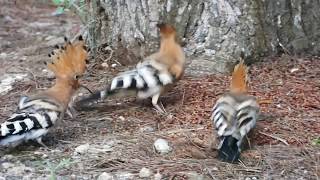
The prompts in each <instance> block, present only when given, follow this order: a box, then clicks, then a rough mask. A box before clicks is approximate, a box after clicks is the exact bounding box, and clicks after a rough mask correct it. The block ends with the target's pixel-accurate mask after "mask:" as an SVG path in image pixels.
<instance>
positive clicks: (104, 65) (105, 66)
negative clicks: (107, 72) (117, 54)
mask: <svg viewBox="0 0 320 180" xmlns="http://www.w3.org/2000/svg"><path fill="white" fill-rule="evenodd" d="M101 66H102V67H104V68H108V67H109V64H108V63H106V62H104V63H102V64H101Z"/></svg>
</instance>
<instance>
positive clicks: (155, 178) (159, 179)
mask: <svg viewBox="0 0 320 180" xmlns="http://www.w3.org/2000/svg"><path fill="white" fill-rule="evenodd" d="M161 179H162V175H161V174H160V173H159V172H157V174H155V175H154V180H161Z"/></svg>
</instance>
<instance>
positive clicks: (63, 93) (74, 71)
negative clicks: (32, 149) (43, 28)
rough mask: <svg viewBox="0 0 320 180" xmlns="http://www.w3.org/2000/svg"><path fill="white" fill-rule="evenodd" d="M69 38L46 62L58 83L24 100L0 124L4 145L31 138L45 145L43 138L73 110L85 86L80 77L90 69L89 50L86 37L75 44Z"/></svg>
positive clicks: (12, 144) (1, 140)
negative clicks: (73, 99)
mask: <svg viewBox="0 0 320 180" xmlns="http://www.w3.org/2000/svg"><path fill="white" fill-rule="evenodd" d="M65 40H66V43H65V45H64V46H63V47H59V46H56V49H55V50H54V51H53V52H52V53H50V54H49V57H51V60H52V62H50V63H45V64H47V66H48V69H49V70H51V71H52V72H53V73H54V74H55V77H56V81H55V85H54V86H53V87H51V88H49V89H47V90H45V91H43V92H40V93H38V94H36V95H32V96H23V97H22V98H21V99H20V101H19V103H18V108H17V110H16V112H15V113H14V114H12V115H11V116H10V117H9V118H8V119H6V120H5V121H4V122H2V123H1V125H0V146H9V147H14V146H17V145H19V144H20V143H23V142H24V141H28V140H36V141H37V142H38V143H39V144H41V145H43V146H45V145H44V144H43V143H42V137H43V136H44V135H46V134H47V133H48V131H49V130H50V129H52V127H53V126H54V125H55V124H56V123H57V121H59V120H61V119H62V118H63V117H64V114H65V112H66V111H67V110H68V109H70V106H69V104H70V100H71V98H72V96H73V95H74V94H75V92H76V91H77V89H78V88H79V87H80V86H81V85H80V83H79V78H80V77H81V76H82V75H83V74H84V72H85V70H86V63H87V54H88V52H87V49H86V46H85V43H84V41H83V38H82V36H79V38H78V40H77V41H75V42H73V43H71V42H70V41H68V40H67V39H66V38H65ZM45 147H46V146H45Z"/></svg>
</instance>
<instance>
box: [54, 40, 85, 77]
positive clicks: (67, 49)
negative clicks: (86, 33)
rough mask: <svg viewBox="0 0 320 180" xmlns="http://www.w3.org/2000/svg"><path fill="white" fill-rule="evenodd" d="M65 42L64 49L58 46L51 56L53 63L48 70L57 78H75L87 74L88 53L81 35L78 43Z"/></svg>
mask: <svg viewBox="0 0 320 180" xmlns="http://www.w3.org/2000/svg"><path fill="white" fill-rule="evenodd" d="M65 41H66V43H65V45H64V46H63V47H59V46H56V49H55V50H54V51H53V52H52V53H51V54H49V57H51V59H52V63H49V64H48V68H49V69H50V70H51V71H52V72H54V74H55V76H56V77H57V78H74V77H75V76H80V75H82V74H83V73H84V72H85V70H86V61H87V56H88V52H87V49H86V46H85V44H84V41H83V39H82V36H81V35H80V36H79V38H78V41H76V42H73V43H71V42H70V41H68V40H67V39H66V38H65Z"/></svg>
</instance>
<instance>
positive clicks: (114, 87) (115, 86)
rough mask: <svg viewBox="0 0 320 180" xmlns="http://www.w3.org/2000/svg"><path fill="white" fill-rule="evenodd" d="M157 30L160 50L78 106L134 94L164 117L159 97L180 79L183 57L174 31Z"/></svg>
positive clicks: (165, 28)
mask: <svg viewBox="0 0 320 180" xmlns="http://www.w3.org/2000/svg"><path fill="white" fill-rule="evenodd" d="M157 27H158V28H159V29H160V37H161V41H160V49H159V51H158V52H156V53H154V54H152V55H150V56H149V57H146V58H145V59H144V61H143V62H140V63H138V64H137V65H136V67H135V68H134V69H133V70H129V71H126V72H123V73H120V74H118V75H117V76H115V77H114V78H113V79H112V81H111V83H110V84H108V85H107V87H106V88H105V89H103V90H101V91H97V92H96V93H94V94H93V95H91V96H89V97H87V98H84V99H82V100H80V101H78V102H77V104H78V105H79V106H82V105H84V104H87V103H89V102H96V101H98V100H103V99H105V98H107V97H108V96H111V95H113V94H118V93H119V92H123V90H124V92H125V94H128V91H133V92H134V93H135V96H136V97H137V98H139V99H146V98H149V97H151V99H152V104H153V106H154V107H155V108H156V110H158V111H159V112H160V113H165V110H164V108H163V109H162V108H161V107H160V106H159V105H158V100H159V97H160V95H162V94H163V93H164V92H166V91H167V90H168V89H169V88H170V87H172V85H173V84H174V83H176V82H177V81H178V80H180V78H181V77H182V75H183V73H184V69H185V55H184V52H183V50H182V48H181V46H180V45H179V44H178V43H177V41H176V38H177V37H176V36H177V34H176V30H175V28H174V27H172V26H171V25H168V24H158V25H157Z"/></svg>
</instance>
